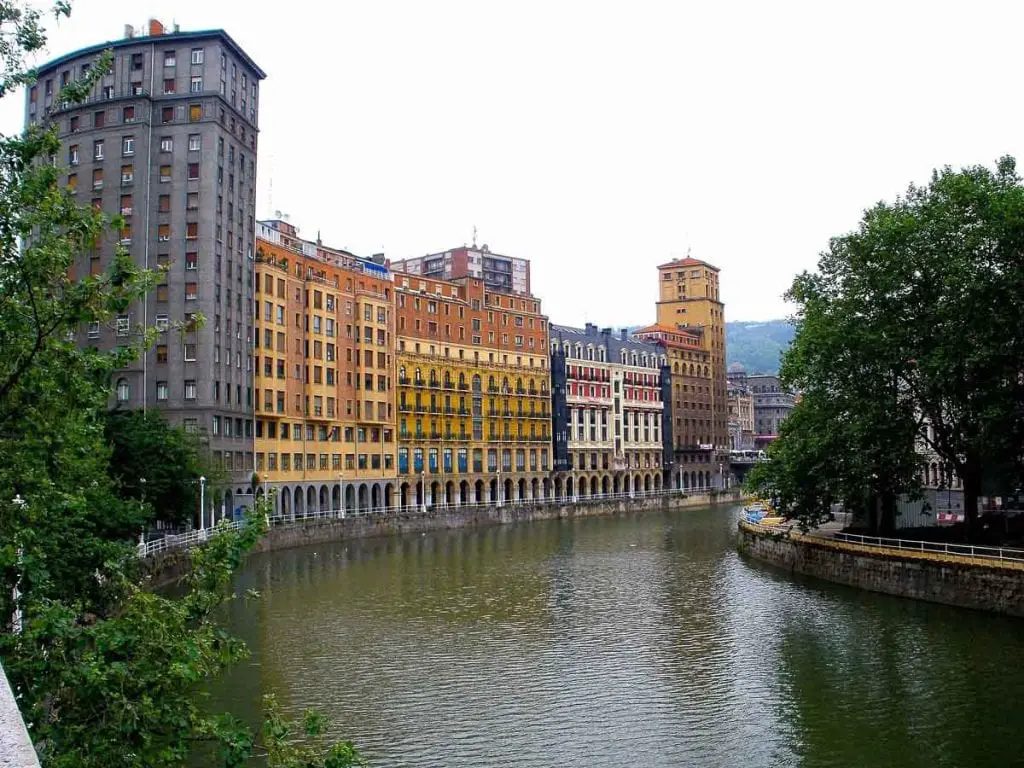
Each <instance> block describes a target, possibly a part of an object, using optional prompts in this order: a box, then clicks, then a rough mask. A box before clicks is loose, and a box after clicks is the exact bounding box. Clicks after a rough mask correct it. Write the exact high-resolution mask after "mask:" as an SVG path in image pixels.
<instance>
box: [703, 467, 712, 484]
mask: <svg viewBox="0 0 1024 768" xmlns="http://www.w3.org/2000/svg"><path fill="white" fill-rule="evenodd" d="M704 487H705V488H711V472H709V471H707V470H705V471H704Z"/></svg>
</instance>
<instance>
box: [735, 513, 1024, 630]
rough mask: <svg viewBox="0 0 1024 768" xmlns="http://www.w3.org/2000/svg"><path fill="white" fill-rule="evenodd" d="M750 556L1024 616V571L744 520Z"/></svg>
mask: <svg viewBox="0 0 1024 768" xmlns="http://www.w3.org/2000/svg"><path fill="white" fill-rule="evenodd" d="M738 546H739V549H740V551H741V552H743V553H744V554H747V555H749V556H750V557H752V558H754V559H756V560H760V561H763V562H765V563H769V564H770V565H774V566H777V567H779V568H784V569H786V570H788V571H791V572H795V573H801V574H805V575H807V576H814V577H816V578H819V579H825V580H827V581H832V582H835V583H837V584H846V585H848V586H851V587H860V588H861V589H867V590H870V591H872V592H883V593H885V594H887V595H896V596H898V597H910V598H914V599H916V600H927V601H929V602H933V603H943V604H945V605H955V606H959V607H962V608H974V609H977V610H983V611H993V612H995V613H1003V614H1007V615H1010V616H1024V570H1022V569H1019V568H1010V567H1000V566H998V565H983V564H978V563H977V562H974V563H966V562H953V561H952V559H951V560H950V561H943V560H942V558H941V557H939V556H934V557H929V558H921V557H911V556H908V555H900V554H899V553H898V552H896V551H890V552H884V553H883V552H880V551H878V550H873V549H872V548H869V547H863V548H860V547H857V546H854V545H849V544H847V543H845V542H833V541H829V540H825V539H815V538H813V537H808V536H792V537H790V536H786V535H779V534H772V533H768V532H762V531H756V530H753V529H751V528H748V527H746V526H744V525H742V524H741V525H740V529H739V542H738Z"/></svg>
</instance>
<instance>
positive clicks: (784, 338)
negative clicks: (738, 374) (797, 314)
mask: <svg viewBox="0 0 1024 768" xmlns="http://www.w3.org/2000/svg"><path fill="white" fill-rule="evenodd" d="M795 333H796V329H795V328H794V327H793V324H792V323H790V322H789V321H788V320H768V321H765V322H763V323H762V322H742V321H733V322H728V323H726V324H725V354H726V363H727V364H729V365H732V364H733V363H741V364H742V365H743V367H744V368H746V369H747V373H748V374H751V373H773V374H774V373H778V372H779V365H780V363H781V361H782V355H783V354H784V353H785V351H786V350H787V349H788V348H789V345H790V344H791V343H792V341H793V336H794V335H795Z"/></svg>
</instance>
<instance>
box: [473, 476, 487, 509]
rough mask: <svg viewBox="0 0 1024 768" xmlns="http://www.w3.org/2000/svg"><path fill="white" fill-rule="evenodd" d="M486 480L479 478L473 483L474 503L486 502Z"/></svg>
mask: <svg viewBox="0 0 1024 768" xmlns="http://www.w3.org/2000/svg"><path fill="white" fill-rule="evenodd" d="M484 493H485V491H484V481H483V480H477V481H476V483H474V485H473V503H474V504H483V503H484Z"/></svg>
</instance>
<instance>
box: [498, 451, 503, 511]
mask: <svg viewBox="0 0 1024 768" xmlns="http://www.w3.org/2000/svg"><path fill="white" fill-rule="evenodd" d="M498 460H499V461H501V459H500V457H499V459H498ZM503 490H504V488H503V486H502V484H501V464H498V507H499V508H500V507H501V497H502V491H503Z"/></svg>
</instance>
